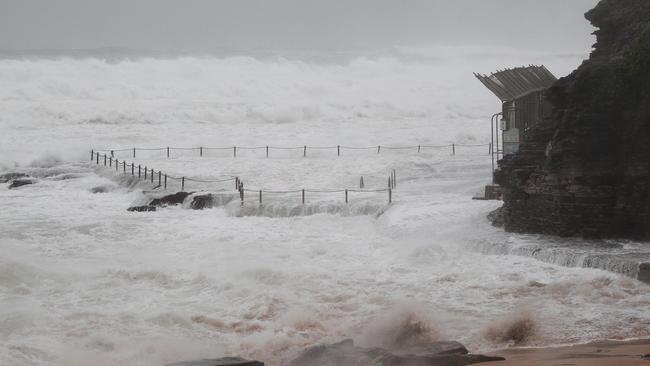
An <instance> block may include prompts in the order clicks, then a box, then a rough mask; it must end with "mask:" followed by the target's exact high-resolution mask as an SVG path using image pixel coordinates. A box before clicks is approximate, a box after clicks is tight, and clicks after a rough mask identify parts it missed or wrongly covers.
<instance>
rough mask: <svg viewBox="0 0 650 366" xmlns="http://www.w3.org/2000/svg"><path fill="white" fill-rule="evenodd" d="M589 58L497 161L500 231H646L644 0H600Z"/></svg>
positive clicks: (648, 27) (649, 135)
mask: <svg viewBox="0 0 650 366" xmlns="http://www.w3.org/2000/svg"><path fill="white" fill-rule="evenodd" d="M586 18H587V19H588V20H589V21H591V23H592V24H593V25H594V26H595V27H597V28H598V30H597V31H596V32H595V34H596V36H597V43H596V45H595V46H594V47H595V48H594V51H593V52H592V54H591V56H590V58H589V59H588V60H587V61H585V62H584V63H583V64H582V65H581V66H580V67H579V68H578V69H577V70H575V71H574V72H573V73H571V74H570V75H569V76H567V77H565V78H562V79H560V80H559V81H558V82H557V83H556V84H555V85H554V86H553V87H552V88H551V89H550V90H549V91H548V92H547V97H548V99H549V100H550V101H551V103H552V104H553V106H554V113H553V116H552V117H551V118H549V119H547V120H545V121H543V122H542V123H540V124H539V125H537V126H535V127H534V128H531V129H529V130H527V131H526V132H525V133H526V140H525V141H526V142H525V143H523V144H522V145H521V147H520V151H519V153H517V154H515V155H510V156H507V157H505V158H504V159H503V160H502V161H500V162H499V169H498V170H497V172H496V173H495V181H496V182H497V183H498V184H500V185H502V186H503V187H504V191H505V198H504V201H505V203H504V206H503V208H502V214H503V218H504V225H505V228H506V230H509V231H514V232H532V233H544V234H553V235H562V236H584V237H627V238H637V239H650V1H648V0H602V1H601V2H600V3H599V4H598V5H597V6H596V7H595V8H594V9H593V10H591V11H589V12H587V14H586Z"/></svg>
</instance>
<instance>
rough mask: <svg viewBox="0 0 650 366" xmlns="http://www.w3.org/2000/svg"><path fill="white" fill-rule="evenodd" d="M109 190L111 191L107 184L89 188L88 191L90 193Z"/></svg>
mask: <svg viewBox="0 0 650 366" xmlns="http://www.w3.org/2000/svg"><path fill="white" fill-rule="evenodd" d="M110 191H111V187H109V186H98V187H93V188H91V189H90V192H92V193H107V192H110Z"/></svg>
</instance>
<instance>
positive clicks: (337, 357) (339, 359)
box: [289, 339, 504, 366]
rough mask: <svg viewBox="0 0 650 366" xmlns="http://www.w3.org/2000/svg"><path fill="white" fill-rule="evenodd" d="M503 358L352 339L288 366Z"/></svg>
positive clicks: (419, 365) (440, 345) (449, 364)
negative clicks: (373, 344) (367, 343)
mask: <svg viewBox="0 0 650 366" xmlns="http://www.w3.org/2000/svg"><path fill="white" fill-rule="evenodd" d="M503 360H504V358H502V357H490V356H483V355H471V354H468V351H467V349H466V348H465V347H464V346H463V345H462V344H460V343H458V342H448V341H445V342H434V343H432V344H430V345H428V346H426V347H420V348H418V349H411V350H406V351H403V352H394V351H388V350H386V349H383V348H363V347H357V346H355V345H354V342H353V341H352V340H351V339H346V340H344V341H342V342H339V343H334V344H330V345H324V344H323V345H317V346H313V347H310V348H308V349H306V350H305V351H303V352H302V353H301V354H300V355H299V356H298V357H297V358H295V359H294V360H293V361H291V362H290V363H289V366H353V365H366V366H463V365H471V364H475V363H480V362H488V361H503Z"/></svg>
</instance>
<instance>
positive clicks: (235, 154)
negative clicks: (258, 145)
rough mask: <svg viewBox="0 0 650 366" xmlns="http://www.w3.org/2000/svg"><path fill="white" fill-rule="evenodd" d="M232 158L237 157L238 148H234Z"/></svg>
mask: <svg viewBox="0 0 650 366" xmlns="http://www.w3.org/2000/svg"><path fill="white" fill-rule="evenodd" d="M232 157H233V158H236V157H237V146H233V147H232Z"/></svg>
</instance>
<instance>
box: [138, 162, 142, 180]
mask: <svg viewBox="0 0 650 366" xmlns="http://www.w3.org/2000/svg"><path fill="white" fill-rule="evenodd" d="M141 176H142V166H141V165H140V164H138V179H140V177H141Z"/></svg>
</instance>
